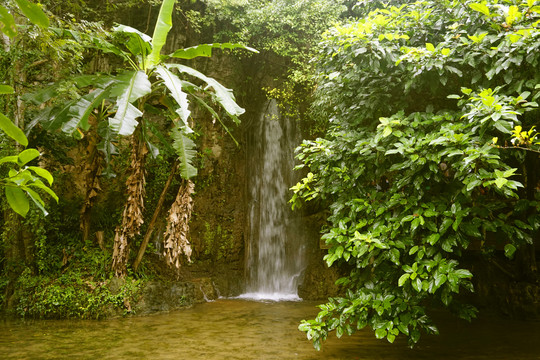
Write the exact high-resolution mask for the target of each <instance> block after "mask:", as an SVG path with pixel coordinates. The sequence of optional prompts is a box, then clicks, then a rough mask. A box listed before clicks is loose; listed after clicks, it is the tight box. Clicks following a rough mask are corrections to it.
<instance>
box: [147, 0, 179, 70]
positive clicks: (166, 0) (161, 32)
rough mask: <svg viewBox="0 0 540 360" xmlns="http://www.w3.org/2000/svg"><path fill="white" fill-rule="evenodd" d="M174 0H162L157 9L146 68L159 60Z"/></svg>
mask: <svg viewBox="0 0 540 360" xmlns="http://www.w3.org/2000/svg"><path fill="white" fill-rule="evenodd" d="M175 3H176V0H163V3H161V8H160V9H159V15H158V19H157V23H156V26H155V27H154V34H153V36H152V52H151V53H150V55H148V58H147V64H146V66H147V67H148V68H150V67H153V66H155V65H157V64H159V63H160V61H161V57H160V54H161V49H162V48H163V45H165V42H166V41H167V34H168V33H169V31H170V30H171V28H172V12H173V9H174V4H175Z"/></svg>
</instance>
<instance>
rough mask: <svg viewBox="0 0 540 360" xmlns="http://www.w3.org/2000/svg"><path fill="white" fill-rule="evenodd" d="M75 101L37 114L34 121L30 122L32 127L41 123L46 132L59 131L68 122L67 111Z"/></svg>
mask: <svg viewBox="0 0 540 360" xmlns="http://www.w3.org/2000/svg"><path fill="white" fill-rule="evenodd" d="M77 101H78V100H77V99H76V100H72V101H69V102H67V103H65V104H64V105H63V106H58V107H55V108H53V109H45V110H44V111H42V112H41V113H39V114H38V116H37V118H36V119H33V120H32V126H33V125H34V124H35V123H37V122H41V123H42V125H43V127H44V128H45V129H46V130H50V131H55V130H58V129H60V128H61V127H62V126H63V125H64V124H65V123H66V122H68V121H69V119H70V116H69V109H70V108H71V107H72V106H73V105H75V104H76V103H77Z"/></svg>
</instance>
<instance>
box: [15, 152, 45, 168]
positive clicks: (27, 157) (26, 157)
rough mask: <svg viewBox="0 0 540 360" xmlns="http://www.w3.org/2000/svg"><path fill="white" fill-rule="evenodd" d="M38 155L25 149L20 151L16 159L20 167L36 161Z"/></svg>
mask: <svg viewBox="0 0 540 360" xmlns="http://www.w3.org/2000/svg"><path fill="white" fill-rule="evenodd" d="M39 155H40V153H39V151H37V150H36V149H26V150H24V151H22V152H21V153H20V154H19V156H18V158H19V164H20V165H21V166H24V165H26V164H27V163H29V162H30V161H32V160H34V159H37V158H38V157H39Z"/></svg>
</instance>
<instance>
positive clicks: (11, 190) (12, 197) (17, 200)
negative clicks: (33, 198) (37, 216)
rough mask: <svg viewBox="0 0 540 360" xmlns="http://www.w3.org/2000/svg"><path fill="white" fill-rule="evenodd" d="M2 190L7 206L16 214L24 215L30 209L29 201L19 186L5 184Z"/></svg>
mask: <svg viewBox="0 0 540 360" xmlns="http://www.w3.org/2000/svg"><path fill="white" fill-rule="evenodd" d="M4 190H5V194H6V199H7V201H8V204H9V206H10V207H11V208H12V209H13V211H15V212H16V213H17V214H19V215H21V216H22V217H25V216H26V214H27V213H28V210H30V203H29V201H28V198H27V197H26V195H25V194H24V192H23V191H22V190H21V189H20V188H18V187H15V186H11V185H6V186H5V187H4Z"/></svg>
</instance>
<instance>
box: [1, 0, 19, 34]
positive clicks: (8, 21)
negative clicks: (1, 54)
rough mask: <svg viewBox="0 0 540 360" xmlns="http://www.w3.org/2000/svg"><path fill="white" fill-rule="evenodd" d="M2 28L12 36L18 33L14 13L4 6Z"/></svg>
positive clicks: (2, 8) (2, 9)
mask: <svg viewBox="0 0 540 360" xmlns="http://www.w3.org/2000/svg"><path fill="white" fill-rule="evenodd" d="M0 30H1V31H2V32H3V33H4V34H6V35H7V36H8V37H10V38H13V37H15V35H17V26H16V25H15V19H14V18H13V15H11V14H10V13H9V11H8V10H7V9H6V8H5V7H3V6H0Z"/></svg>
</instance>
